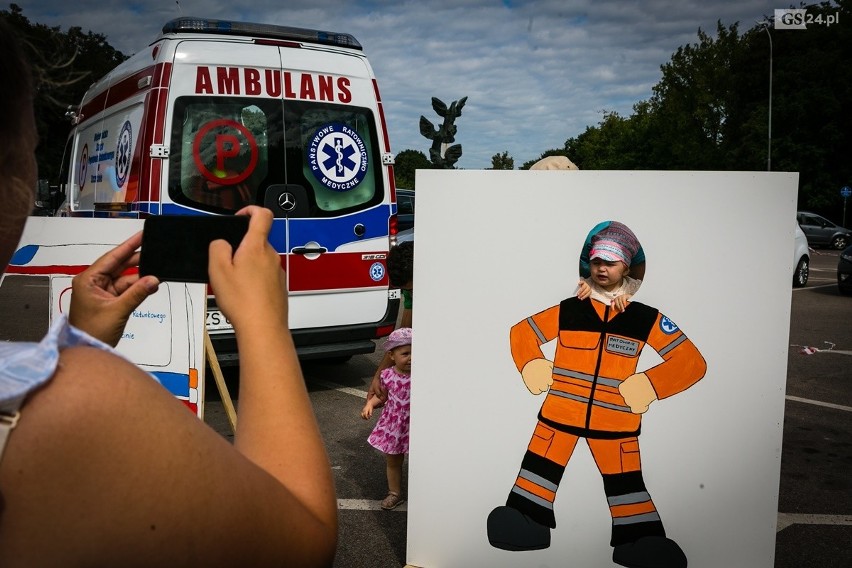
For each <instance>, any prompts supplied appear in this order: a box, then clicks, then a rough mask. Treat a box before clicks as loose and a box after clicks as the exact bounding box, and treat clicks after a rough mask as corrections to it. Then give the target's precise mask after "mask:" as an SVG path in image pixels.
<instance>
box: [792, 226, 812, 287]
mask: <svg viewBox="0 0 852 568" xmlns="http://www.w3.org/2000/svg"><path fill="white" fill-rule="evenodd" d="M810 264H811V253H810V250H809V248H808V238H807V237H806V236H805V233H804V232H803V231H802V228H801V227H799V223H796V237H795V239H794V244H793V265H794V266H795V267H796V268H795V269H794V270H793V286H794V287H796V288H801V287H803V286H804V285H805V284H807V283H808V271H809V269H810Z"/></svg>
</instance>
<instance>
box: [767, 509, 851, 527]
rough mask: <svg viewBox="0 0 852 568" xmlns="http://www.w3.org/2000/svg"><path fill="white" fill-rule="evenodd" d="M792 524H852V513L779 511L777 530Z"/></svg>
mask: <svg viewBox="0 0 852 568" xmlns="http://www.w3.org/2000/svg"><path fill="white" fill-rule="evenodd" d="M790 525H852V515H806V514H802V513H778V528H777V529H775V532H781V531H783V530H784V529H786V528H787V527H789V526H790Z"/></svg>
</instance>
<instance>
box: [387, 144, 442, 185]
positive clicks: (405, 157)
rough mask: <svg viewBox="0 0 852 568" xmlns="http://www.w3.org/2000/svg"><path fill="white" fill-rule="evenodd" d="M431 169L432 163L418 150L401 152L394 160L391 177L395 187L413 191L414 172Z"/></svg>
mask: <svg viewBox="0 0 852 568" xmlns="http://www.w3.org/2000/svg"><path fill="white" fill-rule="evenodd" d="M432 167H433V166H432V163H431V162H430V161H429V159H428V158H427V157H426V155H425V154H424V153H423V152H421V151H420V150H403V151H402V152H400V153H399V154H397V155H396V159H395V160H394V166H393V177H394V180H395V182H396V186H397V187H405V188H409V189H414V174H415V172H416V171H417V170H428V169H432Z"/></svg>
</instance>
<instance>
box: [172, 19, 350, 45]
mask: <svg viewBox="0 0 852 568" xmlns="http://www.w3.org/2000/svg"><path fill="white" fill-rule="evenodd" d="M163 33H164V34H177V33H207V34H223V35H240V36H250V37H264V38H271V39H278V40H289V41H303V42H307V43H319V44H323V45H334V46H337V47H349V48H352V49H360V50H363V48H362V47H361V43H360V42H359V41H358V40H357V39H355V37H354V36H352V35H351V34H346V33H338V32H326V31H320V30H311V29H307V28H293V27H290V26H277V25H273V24H254V23H251V22H231V21H228V20H211V19H207V18H193V17H190V16H185V17H181V18H175V19H174V20H171V21H170V22H167V23H166V25H164V26H163Z"/></svg>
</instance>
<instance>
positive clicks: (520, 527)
mask: <svg viewBox="0 0 852 568" xmlns="http://www.w3.org/2000/svg"><path fill="white" fill-rule="evenodd" d="M488 542H490V543H491V546H493V547H494V548H501V549H503V550H541V549H542V548H547V547H549V546H550V529H549V528H548V527H546V526H544V525H542V524H540V523H537V522H535V521H534V520H532V519H531V518H530V517H528V516H527V515H525V514H523V513H521V512H520V511H518V510H517V509H513V508H511V507H506V506H502V507H497V508H496V509H494V510H493V511H491V513H490V514H489V515H488Z"/></svg>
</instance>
